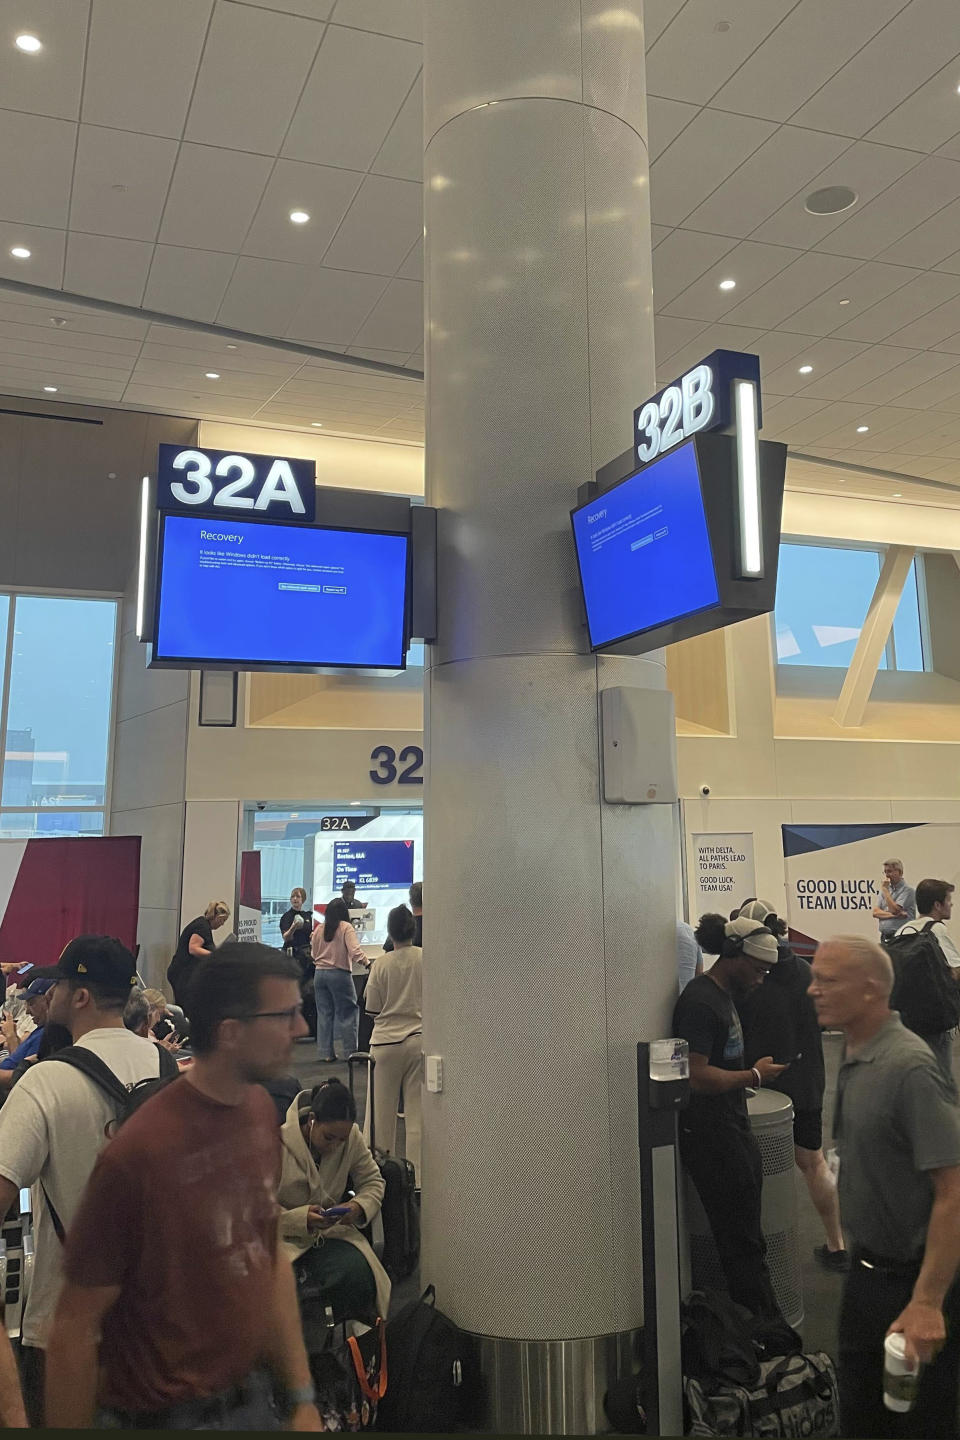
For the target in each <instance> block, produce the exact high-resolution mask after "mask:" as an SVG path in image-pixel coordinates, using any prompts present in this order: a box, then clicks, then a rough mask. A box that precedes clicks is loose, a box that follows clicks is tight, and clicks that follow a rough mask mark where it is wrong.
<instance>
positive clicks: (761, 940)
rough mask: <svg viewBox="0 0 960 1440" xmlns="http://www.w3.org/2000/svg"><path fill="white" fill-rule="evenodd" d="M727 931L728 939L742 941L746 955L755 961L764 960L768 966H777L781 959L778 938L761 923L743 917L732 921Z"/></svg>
mask: <svg viewBox="0 0 960 1440" xmlns="http://www.w3.org/2000/svg"><path fill="white" fill-rule="evenodd" d="M726 930H727V937H728V939H731V940H733V939H736V938H738V937H739V938H740V939H742V941H743V952H744V954H745V955H749V956H750V957H751V958H752V959H754V960H763V961H765V962H766V964H767V965H776V963H777V961H778V959H779V958H780V952H779V950H778V949H777V942H776V938H775V937H774V935H773V934H772V933H771V932H770V931H769V930H768V929H767V928H766V926H764V925H761V924H760V923H759V921H757V920H747V919H746V918H745V917H744V916H742V915H741V916H740V918H739V919H737V920H731V921H730V923H729V924H728V925H727V927H726Z"/></svg>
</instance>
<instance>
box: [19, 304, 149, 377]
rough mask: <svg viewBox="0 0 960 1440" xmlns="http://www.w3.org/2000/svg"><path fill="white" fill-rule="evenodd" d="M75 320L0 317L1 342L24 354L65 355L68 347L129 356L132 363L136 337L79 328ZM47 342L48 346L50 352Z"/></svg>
mask: <svg viewBox="0 0 960 1440" xmlns="http://www.w3.org/2000/svg"><path fill="white" fill-rule="evenodd" d="M57 308H58V307H55V306H53V305H51V307H50V309H51V310H55V309H57ZM5 311H6V307H4V312H5ZM76 323H77V322H76V320H75V319H73V318H72V317H71V320H70V328H69V329H57V328H56V327H54V326H52V325H50V324H46V325H39V324H38V325H22V324H19V323H17V322H16V321H13V320H5V319H0V344H3V345H5V346H8V347H10V348H11V349H13V348H19V349H21V350H22V351H23V353H24V354H47V353H52V354H57V355H67V354H68V353H69V352H70V351H73V350H78V351H80V352H81V353H84V354H97V355H114V356H116V357H117V358H118V359H121V360H126V359H129V360H130V361H131V363H132V361H133V359H134V358H135V357H136V356H137V354H138V353H139V350H140V341H139V340H136V339H133V338H127V337H126V336H123V337H121V336H117V335H104V334H100V333H98V332H91V331H89V330H87V331H78V330H77V329H76ZM48 346H49V347H51V348H50V350H49V352H48V348H47V347H48Z"/></svg>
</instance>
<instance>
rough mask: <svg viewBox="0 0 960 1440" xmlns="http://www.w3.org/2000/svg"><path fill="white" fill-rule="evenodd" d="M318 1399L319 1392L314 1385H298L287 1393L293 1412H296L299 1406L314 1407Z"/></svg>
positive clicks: (288, 1402) (288, 1403) (287, 1399)
mask: <svg viewBox="0 0 960 1440" xmlns="http://www.w3.org/2000/svg"><path fill="white" fill-rule="evenodd" d="M316 1398H317V1392H316V1390H315V1389H314V1388H313V1386H312V1385H297V1386H296V1387H295V1388H294V1389H293V1390H288V1391H287V1392H286V1401H287V1405H288V1406H289V1408H290V1409H291V1410H295V1409H296V1407H297V1406H298V1405H312V1404H313V1403H314V1401H315V1400H316Z"/></svg>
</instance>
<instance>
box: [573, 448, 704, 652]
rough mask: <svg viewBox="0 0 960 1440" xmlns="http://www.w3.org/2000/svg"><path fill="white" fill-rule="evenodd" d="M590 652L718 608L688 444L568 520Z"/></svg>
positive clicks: (694, 462)
mask: <svg viewBox="0 0 960 1440" xmlns="http://www.w3.org/2000/svg"><path fill="white" fill-rule="evenodd" d="M573 536H574V540H575V542H576V547H577V558H578V560H579V562H580V580H581V583H582V585H583V598H584V603H585V605H586V610H587V628H588V630H589V632H590V644H591V645H592V646H594V647H596V646H599V645H609V644H612V643H613V641H615V640H622V639H625V638H626V637H627V636H628V635H636V634H639V633H640V632H641V631H643V630H651V629H653V628H654V627H655V626H658V625H666V624H669V622H670V621H671V620H679V619H680V618H681V616H684V615H692V614H693V613H694V611H697V610H708V609H710V608H711V607H712V606H714V605H719V603H720V592H719V591H718V589H717V575H716V571H715V569H714V564H713V555H712V553H711V550H710V537H709V534H708V532H707V520H706V515H705V513H704V508H703V497H702V495H701V492H700V475H699V472H698V470H697V457H696V452H695V450H694V447H693V445H692V444H687V445H682V446H680V447H679V448H678V449H676V450H670V451H668V452H667V454H666V455H664V456H662V458H661V459H659V460H655V461H654V462H653V464H652V465H648V466H647V467H646V469H645V470H641V471H639V472H638V473H637V474H636V475H631V476H630V477H629V479H627V480H623V481H621V482H620V484H619V485H615V486H614V487H613V488H612V489H611V490H607V491H606V492H605V493H604V494H603V495H598V496H597V498H596V499H595V500H591V501H590V502H589V503H588V504H587V505H584V506H582V507H581V508H580V509H579V510H574V512H573Z"/></svg>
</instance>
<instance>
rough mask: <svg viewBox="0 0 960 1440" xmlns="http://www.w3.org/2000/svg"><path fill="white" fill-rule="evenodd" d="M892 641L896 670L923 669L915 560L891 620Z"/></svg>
mask: <svg viewBox="0 0 960 1440" xmlns="http://www.w3.org/2000/svg"><path fill="white" fill-rule="evenodd" d="M893 642H894V650H895V652H896V663H897V669H898V670H922V669H923V641H922V640H921V638H920V595H919V587H918V585H917V562H916V560H914V562H913V564H912V565H911V566H910V574H909V575H908V576H907V583H906V584H905V585H904V587H903V594H902V595H901V597H900V604H899V605H898V606H897V613H896V616H895V618H894V621H893Z"/></svg>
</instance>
